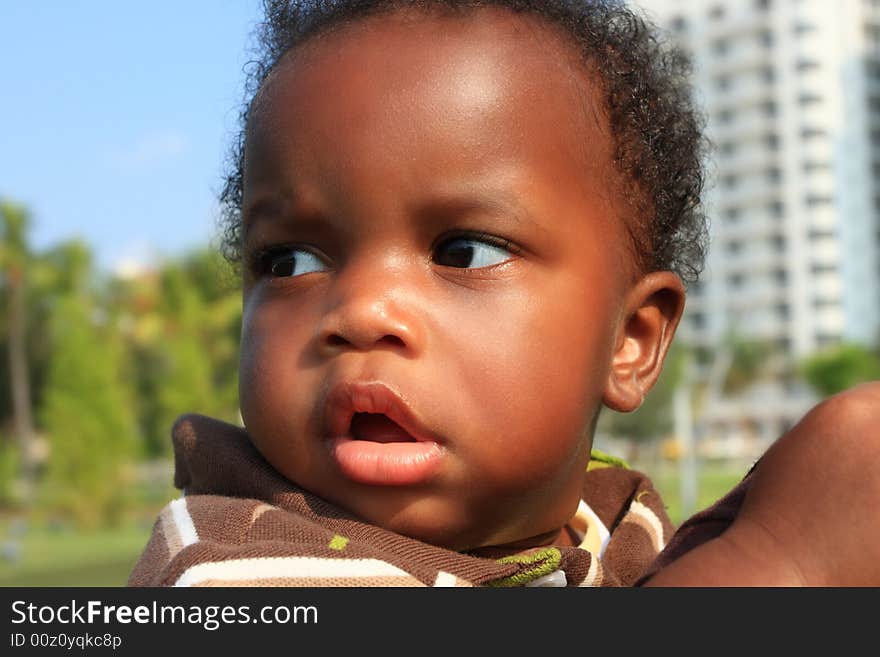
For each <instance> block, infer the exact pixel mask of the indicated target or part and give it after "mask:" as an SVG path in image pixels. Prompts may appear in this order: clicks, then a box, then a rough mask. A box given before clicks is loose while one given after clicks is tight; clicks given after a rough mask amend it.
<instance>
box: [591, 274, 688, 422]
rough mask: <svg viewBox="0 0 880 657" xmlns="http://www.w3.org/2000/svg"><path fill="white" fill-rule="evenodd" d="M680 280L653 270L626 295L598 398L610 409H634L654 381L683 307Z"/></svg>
mask: <svg viewBox="0 0 880 657" xmlns="http://www.w3.org/2000/svg"><path fill="white" fill-rule="evenodd" d="M684 300H685V293H684V285H683V284H682V282H681V279H680V278H679V277H678V276H677V275H676V274H674V273H673V272H669V271H661V272H652V273H650V274H648V275H647V276H645V277H644V278H642V279H641V280H639V282H638V283H636V285H635V286H633V287H632V288H631V290H630V292H629V294H628V295H627V299H626V305H625V311H626V312H625V315H624V320H623V323H622V324H621V326H620V328H619V329H618V334H617V339H616V341H615V348H614V355H613V358H612V361H611V371H610V373H609V375H608V381H607V383H606V385H605V395H604V397H603V401H604V402H605V405H606V406H608V407H609V408H612V409H614V410H615V411H621V412H623V413H628V412H630V411H634V410H636V409H637V408H638V407H639V406H641V404H642V401H644V398H645V395H647V394H648V391H649V390H650V389H651V388H652V387H653V385H654V383H656V381H657V378H658V377H659V376H660V372H661V370H662V369H663V360H664V359H665V358H666V352H667V351H668V350H669V345H670V344H671V343H672V336H673V335H675V329H676V328H677V327H678V321H679V320H680V319H681V313H682V311H683V310H684Z"/></svg>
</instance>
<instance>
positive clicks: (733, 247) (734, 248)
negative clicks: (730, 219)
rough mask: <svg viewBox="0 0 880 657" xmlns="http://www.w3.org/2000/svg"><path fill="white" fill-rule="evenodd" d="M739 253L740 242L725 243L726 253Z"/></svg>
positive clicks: (740, 249) (740, 248)
mask: <svg viewBox="0 0 880 657" xmlns="http://www.w3.org/2000/svg"><path fill="white" fill-rule="evenodd" d="M740 251H742V242H740V241H739V240H730V241H729V242H728V243H727V252H728V253H739V252H740Z"/></svg>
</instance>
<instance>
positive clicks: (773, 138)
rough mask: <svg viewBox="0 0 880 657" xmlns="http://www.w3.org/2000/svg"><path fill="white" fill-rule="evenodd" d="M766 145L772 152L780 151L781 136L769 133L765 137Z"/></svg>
mask: <svg viewBox="0 0 880 657" xmlns="http://www.w3.org/2000/svg"><path fill="white" fill-rule="evenodd" d="M764 145H765V146H766V147H767V148H769V149H770V150H771V151H778V150H779V136H778V135H775V134H773V133H772V132H768V133H767V134H766V135H764Z"/></svg>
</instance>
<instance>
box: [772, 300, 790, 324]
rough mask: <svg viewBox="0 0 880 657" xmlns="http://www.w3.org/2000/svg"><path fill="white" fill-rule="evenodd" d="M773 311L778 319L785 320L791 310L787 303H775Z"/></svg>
mask: <svg viewBox="0 0 880 657" xmlns="http://www.w3.org/2000/svg"><path fill="white" fill-rule="evenodd" d="M774 310H775V311H776V316H777V317H779V319H782V320H786V319H788V318H789V317H791V309H790V308H789V306H788V304H787V303H777V304H776V308H775V309H774Z"/></svg>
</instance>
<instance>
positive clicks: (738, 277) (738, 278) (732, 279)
mask: <svg viewBox="0 0 880 657" xmlns="http://www.w3.org/2000/svg"><path fill="white" fill-rule="evenodd" d="M743 280H744V277H743V275H742V274H731V275H730V276H728V277H727V284H728V285H729V286H730V287H732V288H733V289H735V290H736V289H739V288H741V287H742V286H743Z"/></svg>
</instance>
